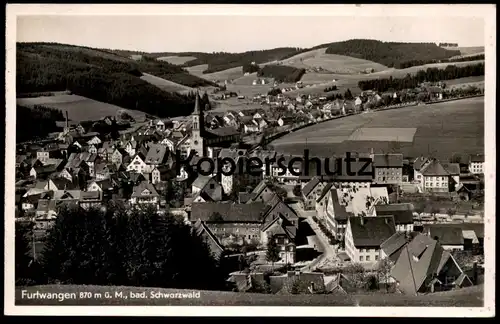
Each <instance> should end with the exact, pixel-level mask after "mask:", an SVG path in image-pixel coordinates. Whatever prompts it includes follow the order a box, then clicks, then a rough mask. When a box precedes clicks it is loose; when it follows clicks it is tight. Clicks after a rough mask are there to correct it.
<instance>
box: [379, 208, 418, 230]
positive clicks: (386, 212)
mask: <svg viewBox="0 0 500 324" xmlns="http://www.w3.org/2000/svg"><path fill="white" fill-rule="evenodd" d="M375 211H376V212H377V216H390V215H392V216H394V221H395V223H396V225H403V224H413V205H412V204H393V205H376V206H375Z"/></svg>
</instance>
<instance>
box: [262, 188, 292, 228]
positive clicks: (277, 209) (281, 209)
mask: <svg viewBox="0 0 500 324" xmlns="http://www.w3.org/2000/svg"><path fill="white" fill-rule="evenodd" d="M265 204H266V209H265V210H264V212H263V219H264V221H265V223H264V224H267V223H269V222H271V221H273V220H274V219H275V218H278V217H282V218H285V219H286V220H287V221H288V223H290V224H292V225H293V226H296V227H298V226H299V216H298V215H297V213H296V212H295V210H293V209H292V208H291V207H290V206H289V205H287V204H286V203H285V202H284V201H283V200H282V199H281V198H280V197H279V196H278V195H277V194H274V195H273V198H271V199H270V200H269V201H268V202H267V203H265Z"/></svg>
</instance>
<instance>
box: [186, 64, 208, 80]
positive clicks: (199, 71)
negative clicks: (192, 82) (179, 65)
mask: <svg viewBox="0 0 500 324" xmlns="http://www.w3.org/2000/svg"><path fill="white" fill-rule="evenodd" d="M207 68H208V64H201V65H195V66H190V67H187V68H185V69H186V71H188V72H189V73H191V74H192V75H196V76H197V77H201V76H203V75H205V74H203V71H205V70H206V69H207Z"/></svg>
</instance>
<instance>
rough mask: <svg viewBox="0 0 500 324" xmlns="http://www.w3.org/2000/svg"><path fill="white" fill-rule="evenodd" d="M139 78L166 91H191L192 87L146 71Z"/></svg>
mask: <svg viewBox="0 0 500 324" xmlns="http://www.w3.org/2000/svg"><path fill="white" fill-rule="evenodd" d="M141 79H142V80H144V81H146V82H149V83H151V84H152V85H154V86H157V87H158V88H160V89H162V90H163V91H167V92H186V91H193V88H190V87H186V86H185V85H182V84H178V83H175V82H172V81H169V80H165V79H163V78H159V77H157V76H154V75H151V74H148V73H143V74H142V77H141Z"/></svg>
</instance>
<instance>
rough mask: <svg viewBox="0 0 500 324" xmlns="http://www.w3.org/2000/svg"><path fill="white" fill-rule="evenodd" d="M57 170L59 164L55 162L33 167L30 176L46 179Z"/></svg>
mask: <svg viewBox="0 0 500 324" xmlns="http://www.w3.org/2000/svg"><path fill="white" fill-rule="evenodd" d="M54 172H57V166H56V165H54V164H50V165H44V166H39V167H32V168H31V170H30V176H31V177H33V178H34V179H46V178H48V176H49V175H51V174H52V173H54Z"/></svg>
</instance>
